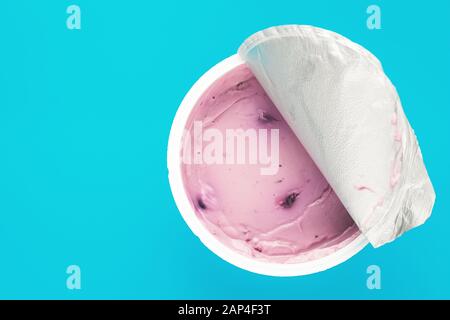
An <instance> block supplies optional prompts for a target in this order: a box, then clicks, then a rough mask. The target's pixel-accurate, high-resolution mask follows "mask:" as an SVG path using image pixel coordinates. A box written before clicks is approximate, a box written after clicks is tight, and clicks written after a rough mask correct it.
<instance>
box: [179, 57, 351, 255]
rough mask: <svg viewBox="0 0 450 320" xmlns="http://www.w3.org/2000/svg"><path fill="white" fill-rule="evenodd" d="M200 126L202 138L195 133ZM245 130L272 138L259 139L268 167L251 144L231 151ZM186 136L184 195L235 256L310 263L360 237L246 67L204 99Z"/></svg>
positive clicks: (228, 76) (224, 79)
mask: <svg viewBox="0 0 450 320" xmlns="http://www.w3.org/2000/svg"><path fill="white" fill-rule="evenodd" d="M200 123H201V129H202V130H196V129H198V128H199V124H200ZM238 129H241V133H242V132H244V133H248V132H253V133H255V135H256V136H257V137H259V136H258V134H259V133H260V132H266V134H267V139H266V140H261V139H259V140H258V139H257V146H258V149H257V150H258V151H257V152H256V154H258V152H259V150H260V148H262V146H263V145H264V146H265V147H266V149H264V150H266V156H271V158H270V162H269V163H268V162H267V161H265V162H263V161H259V160H260V158H258V157H257V158H258V161H257V162H256V163H255V161H253V162H252V161H250V158H251V157H250V154H252V152H253V154H255V149H254V147H255V145H251V143H250V142H249V141H250V140H249V139H248V140H244V141H246V142H247V143H246V144H245V146H244V147H243V149H242V148H241V149H238V146H237V144H235V146H234V148H227V147H226V146H227V143H230V141H231V140H232V139H231V138H230V136H228V135H227V132H229V131H230V130H231V131H233V132H235V133H236V132H239V130H238ZM261 129H262V130H261ZM186 130H187V134H186V135H185V138H184V144H183V145H184V147H183V150H182V154H183V155H184V158H183V162H182V168H181V171H182V179H183V184H184V187H185V191H186V193H187V196H188V198H189V200H190V202H191V205H192V208H193V209H194V211H195V213H196V214H197V216H198V218H199V219H200V220H201V221H202V223H203V224H204V225H205V227H206V228H207V229H208V230H209V232H211V233H212V234H213V235H214V236H215V237H216V238H217V239H218V240H220V241H221V242H222V243H223V244H225V245H226V246H228V247H229V248H231V249H232V250H235V251H236V252H239V253H240V254H242V255H244V256H247V257H251V258H253V259H259V260H264V261H270V262H276V263H286V262H289V261H290V260H292V258H295V259H294V260H296V261H299V260H300V261H309V260H314V259H317V258H319V257H323V256H324V255H328V254H330V253H332V252H335V251H336V250H338V249H339V248H342V247H343V246H345V245H346V244H347V243H348V242H349V241H350V240H352V239H354V238H355V237H356V236H357V235H359V230H358V228H357V227H356V225H355V223H354V221H353V220H352V218H351V217H350V215H349V214H348V212H347V211H346V209H345V208H344V206H343V205H342V203H341V202H340V201H339V199H338V198H337V196H336V194H335V193H334V191H333V190H332V188H331V187H330V185H329V184H328V182H327V181H326V179H325V178H324V176H323V175H322V174H321V172H320V171H319V169H318V168H317V167H316V165H315V164H314V162H313V161H312V159H311V158H310V157H309V155H308V154H307V152H306V150H305V149H304V147H303V146H302V144H301V143H300V141H299V140H298V138H297V137H296V136H295V134H294V133H293V131H292V130H291V129H290V128H289V126H288V125H287V123H286V122H285V121H284V119H283V118H282V116H281V115H280V113H279V112H278V110H277V109H276V107H275V106H274V105H273V103H272V102H271V100H270V98H269V97H268V96H267V94H266V93H265V91H264V90H263V88H262V87H261V86H260V84H259V83H258V81H257V80H256V78H255V77H254V75H253V74H252V73H251V71H250V70H249V69H248V67H247V66H245V65H240V66H238V67H235V68H234V69H232V70H231V71H229V72H227V73H226V74H225V75H224V76H222V77H221V78H219V79H218V80H216V81H215V82H214V83H213V84H212V85H211V86H210V87H209V88H208V89H207V90H206V91H205V92H204V93H203V95H202V96H201V97H200V99H199V100H198V101H197V102H196V104H195V106H194V108H193V110H192V112H191V114H190V115H189V118H188V121H187V123H186ZM227 130H228V131H227ZM236 130H237V131H236ZM247 130H249V131H247ZM277 132H278V137H277V139H275V140H273V139H272V138H273V137H275V136H276V134H275V133H277ZM205 133H206V136H205ZM208 134H210V136H209V137H208V136H207V135H208ZM220 139H223V141H222V143H220V142H219V140H220ZM275 143H276V144H275ZM220 144H222V148H219V147H220ZM214 146H216V147H214ZM217 146H219V147H217ZM241 147H242V146H241ZM239 150H240V151H242V150H245V153H244V154H245V157H244V158H245V161H241V162H239V163H238V160H237V158H238V157H237V154H238V153H239ZM231 151H232V152H231ZM258 155H259V154H258ZM208 156H209V158H208ZM265 159H266V160H267V157H266V158H265ZM241 160H242V159H241ZM264 168H266V174H262V172H263V171H264V170H263V169H264ZM267 172H269V174H267Z"/></svg>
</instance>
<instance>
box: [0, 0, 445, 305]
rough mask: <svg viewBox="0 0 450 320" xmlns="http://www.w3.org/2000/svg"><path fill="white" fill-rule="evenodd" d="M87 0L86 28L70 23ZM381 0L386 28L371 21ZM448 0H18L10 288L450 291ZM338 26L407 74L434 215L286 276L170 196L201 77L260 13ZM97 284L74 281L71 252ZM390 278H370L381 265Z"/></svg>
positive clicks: (3, 243) (0, 270)
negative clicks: (208, 235) (315, 269)
mask: <svg viewBox="0 0 450 320" xmlns="http://www.w3.org/2000/svg"><path fill="white" fill-rule="evenodd" d="M70 4H77V5H79V6H80V7H81V12H82V29H81V30H68V29H67V28H66V18H67V16H68V15H67V14H66V8H67V6H69V5H70ZM370 4H378V5H379V6H380V7H381V10H382V30H374V31H370V30H368V29H367V27H366V18H367V14H366V8H367V7H368V6H369V5H370ZM449 12H450V2H449V1H444V0H443V1H437V0H428V1H426V2H423V3H420V4H419V3H417V4H416V2H413V1H375V0H373V1H345V2H344V1H319V0H316V1H300V0H294V1H281V0H276V1H261V0H260V1H235V2H233V1H220V2H219V1H176V2H175V1H164V2H163V1H157V2H155V1H132V0H128V1H99V0H96V1H85V0H74V1H73V2H72V1H31V0H30V1H18V0H14V1H12V0H11V1H2V2H1V4H0V298H69V299H72V298H73V299H79V298H136V299H144V298H286V299H296V298H311V299H312V298H369V299H378V298H450V268H449V263H450V249H449V227H450V215H449V210H450V208H449V200H448V199H449V196H450V194H449V184H448V181H449V179H450V175H449V167H450V166H449V163H450V159H449V157H450V151H449V142H448V139H449V136H450V135H449V133H450V132H449V130H450V125H449V119H450V117H449V115H450V111H449V106H450V101H449V83H450V81H449V80H450V79H449V77H450V59H449V53H450V38H449V33H450V32H449V30H450V28H449V25H448V13H449ZM291 23H295V24H312V25H315V26H319V27H323V28H327V29H331V30H333V31H336V32H338V33H341V34H342V35H344V36H347V37H349V38H350V39H352V40H353V41H355V42H357V43H360V44H362V45H363V46H365V47H366V48H368V49H369V50H370V51H372V52H373V53H374V54H375V55H376V56H378V58H379V59H380V60H381V61H382V62H383V65H384V68H385V71H386V73H387V74H388V75H389V76H390V78H391V80H392V81H393V83H394V84H395V85H396V87H397V89H398V91H399V93H400V96H401V97H402V102H403V105H404V109H405V112H406V113H407V115H408V118H409V120H410V122H411V124H412V126H413V128H414V129H415V132H416V134H417V136H418V138H419V141H420V144H421V148H422V152H423V154H424V157H425V161H426V164H427V168H428V171H429V174H430V176H431V179H432V181H433V184H434V187H435V189H436V193H437V201H436V204H435V207H434V210H433V215H432V218H431V219H430V220H429V221H428V222H427V223H426V224H425V225H424V226H423V227H420V228H418V229H416V230H414V231H411V232H409V233H407V234H406V235H404V236H402V237H401V238H400V239H398V241H395V242H394V243H392V244H389V245H386V246H384V247H382V248H379V249H376V250H375V249H373V248H371V247H366V248H365V249H364V250H363V251H362V252H361V253H359V254H358V255H357V256H356V257H354V258H352V259H351V260H349V261H347V262H346V263H344V264H341V265H339V266H337V267H335V268H333V269H331V270H329V271H326V272H322V273H319V274H315V275H311V276H305V277H296V278H273V277H266V276H260V275H256V274H252V273H249V272H246V271H243V270H240V269H238V268H236V267H234V266H232V265H230V264H228V263H226V262H224V261H222V260H221V259H219V258H218V257H216V256H215V255H214V254H213V253H211V252H209V251H208V250H207V249H206V248H205V247H204V246H203V245H202V244H201V243H200V241H199V240H198V239H197V238H195V236H194V235H193V234H192V233H191V231H190V230H189V229H188V227H187V226H186V224H185V223H184V221H183V220H182V218H181V216H180V214H179V213H178V210H177V208H176V207H175V204H174V201H173V199H172V196H171V192H170V188H169V185H168V181H167V169H166V150H167V140H168V134H169V129H170V125H171V122H172V119H173V117H174V115H175V112H176V110H177V108H178V105H179V103H180V101H181V100H182V98H183V96H184V95H185V93H186V92H187V91H188V90H189V88H190V87H191V85H192V84H193V83H194V82H195V81H196V80H197V78H198V77H200V76H201V75H202V74H203V73H204V72H205V71H206V70H208V69H209V68H210V67H211V66H213V65H214V64H215V63H217V62H219V61H220V60H222V59H224V58H225V57H227V56H230V55H232V54H233V53H235V52H236V50H237V48H238V46H239V44H240V43H241V42H242V41H243V40H244V39H245V38H246V37H247V36H249V35H250V34H252V33H253V32H256V31H258V30H260V29H263V28H266V27H270V26H273V25H279V24H291ZM71 264H77V265H79V266H80V267H81V270H82V289H81V290H78V291H77V290H73V291H71V290H68V289H67V288H66V278H67V274H66V273H65V271H66V267H67V266H68V265H71ZM370 264H377V265H379V266H380V267H381V269H382V289H381V290H379V291H376V290H375V291H374V290H372V291H371V290H368V289H367V288H366V278H367V274H366V268H367V266H368V265H370Z"/></svg>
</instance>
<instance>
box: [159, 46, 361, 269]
mask: <svg viewBox="0 0 450 320" xmlns="http://www.w3.org/2000/svg"><path fill="white" fill-rule="evenodd" d="M242 64H244V61H243V60H242V58H241V57H240V56H239V55H238V54H235V55H232V56H230V57H228V58H226V59H224V60H222V61H221V62H219V63H218V64H216V65H215V66H214V67H212V68H211V69H209V70H208V71H207V72H206V73H205V74H204V75H203V76H201V77H200V79H199V80H198V81H197V82H196V83H195V84H194V85H193V86H192V88H191V89H190V90H189V92H188V93H187V94H186V96H185V97H184V99H183V101H182V102H181V104H180V106H179V108H178V110H177V112H176V115H175V118H174V120H173V123H172V127H171V130H170V135H169V142H168V148H167V168H168V171H169V184H170V188H171V191H172V195H173V198H174V200H175V203H176V205H177V207H178V210H179V211H180V213H181V216H182V217H183V219H184V221H185V222H186V224H187V225H188V226H189V228H190V229H191V230H192V232H193V233H194V234H195V235H196V236H197V237H198V238H199V239H200V241H201V242H202V243H203V244H204V245H205V246H206V247H207V248H208V249H209V250H211V251H212V252H213V253H215V254H216V255H218V256H219V257H220V258H222V259H223V260H225V261H227V262H229V263H231V264H233V265H235V266H237V267H239V268H241V269H244V270H247V271H251V272H254V273H258V274H262V275H269V276H301V275H307V274H312V273H317V272H320V271H324V270H326V269H329V268H332V267H334V266H336V265H338V264H341V263H342V262H344V261H346V260H348V259H349V258H351V257H352V256H353V255H355V254H356V253H358V252H359V251H361V250H362V249H363V248H364V247H365V246H366V245H367V244H368V241H367V238H366V237H365V236H364V235H363V234H360V235H358V236H357V237H355V239H353V240H352V241H351V242H349V243H348V244H347V245H346V246H344V247H342V248H340V249H338V250H336V251H335V252H333V253H330V254H329V255H326V256H324V257H321V258H318V259H315V260H312V261H307V262H298V263H286V264H280V263H271V262H264V261H259V260H256V259H252V258H250V257H246V256H244V255H242V254H240V253H239V252H236V251H234V250H233V249H231V248H229V247H227V246H226V245H225V244H223V243H222V242H221V241H220V240H219V239H217V238H216V237H215V236H214V235H213V234H212V233H211V232H210V231H209V230H208V229H207V228H206V226H205V225H204V224H203V223H202V222H201V221H200V219H199V218H198V217H197V214H196V213H195V211H194V208H193V206H192V205H191V202H190V200H189V198H188V195H187V193H186V191H185V188H184V184H183V177H182V172H181V160H182V159H181V148H182V137H183V133H184V129H185V126H186V123H187V121H188V118H189V115H190V113H191V111H192V109H193V108H194V106H195V104H196V102H197V101H198V100H199V99H200V97H201V96H202V94H203V93H204V92H205V91H206V90H207V89H208V88H209V87H210V85H211V84H213V83H214V81H216V80H217V79H219V78H221V77H222V76H223V75H225V74H226V73H227V72H228V71H230V70H232V69H234V68H235V67H237V66H239V65H242Z"/></svg>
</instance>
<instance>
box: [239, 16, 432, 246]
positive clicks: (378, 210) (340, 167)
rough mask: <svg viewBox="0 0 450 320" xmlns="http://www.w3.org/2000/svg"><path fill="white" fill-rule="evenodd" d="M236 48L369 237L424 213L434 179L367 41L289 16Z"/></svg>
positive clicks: (383, 235) (382, 239)
mask: <svg viewBox="0 0 450 320" xmlns="http://www.w3.org/2000/svg"><path fill="white" fill-rule="evenodd" d="M239 55H240V56H241V57H242V58H243V59H244V61H246V63H247V64H248V66H249V67H250V69H251V70H252V71H253V73H254V75H255V77H256V78H257V79H258V81H259V82H260V83H261V85H262V87H263V88H264V89H265V90H266V92H267V94H268V95H269V96H270V98H271V99H272V101H273V103H274V104H275V106H276V107H277V108H278V110H279V111H280V113H281V114H282V115H283V117H284V118H285V120H286V121H287V123H288V124H289V125H290V127H291V128H292V130H293V131H294V133H295V134H296V136H297V137H298V139H299V140H300V142H301V143H302V144H303V145H304V147H305V148H306V150H307V151H308V153H309V154H310V156H311V158H312V159H313V160H314V161H315V163H316V165H317V166H318V168H319V169H320V170H321V172H322V174H323V175H324V176H325V178H326V179H327V180H328V182H329V183H330V185H331V187H332V188H333V189H334V191H335V192H336V194H337V195H338V197H339V198H340V200H341V201H342V203H343V205H344V206H345V208H346V209H347V211H348V212H349V213H350V215H351V216H352V218H353V220H354V221H355V223H356V224H357V225H358V227H359V229H360V230H361V232H362V233H363V234H364V235H365V236H366V237H367V238H368V240H369V241H370V243H371V244H372V245H373V246H374V247H379V246H381V245H383V244H385V243H387V242H391V241H393V240H394V239H396V238H397V237H399V236H400V235H401V234H403V233H404V232H406V231H408V230H410V229H412V228H414V227H416V226H418V225H421V224H422V223H424V222H425V220H426V219H427V218H428V217H429V216H430V214H431V210H432V207H433V204H434V200H435V193H434V190H433V186H432V184H431V181H430V179H429V177H428V174H427V171H426V168H425V165H424V163H423V159H422V154H421V151H420V148H419V145H418V142H417V138H416V136H415V134H414V132H413V130H412V128H411V126H410V124H409V122H408V120H407V118H406V116H405V114H404V112H403V108H402V105H401V103H400V99H399V96H398V94H397V92H396V90H395V88H394V86H393V85H392V83H391V82H390V81H389V79H388V78H387V76H386V75H385V74H384V72H383V69H382V66H381V63H380V62H379V61H378V60H377V59H376V58H375V57H374V56H373V55H372V54H371V53H370V52H369V51H367V50H366V49H364V48H363V47H361V46H359V45H357V44H355V43H353V42H351V41H350V40H348V39H346V38H344V37H343V36H340V35H338V34H336V33H334V32H331V31H327V30H324V29H320V28H315V27H311V26H298V25H288V26H280V27H273V28H269V29H266V30H263V31H260V32H258V33H256V34H254V35H252V36H251V37H250V38H248V39H247V40H246V41H245V42H244V43H243V44H242V45H241V47H240V48H239Z"/></svg>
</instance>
